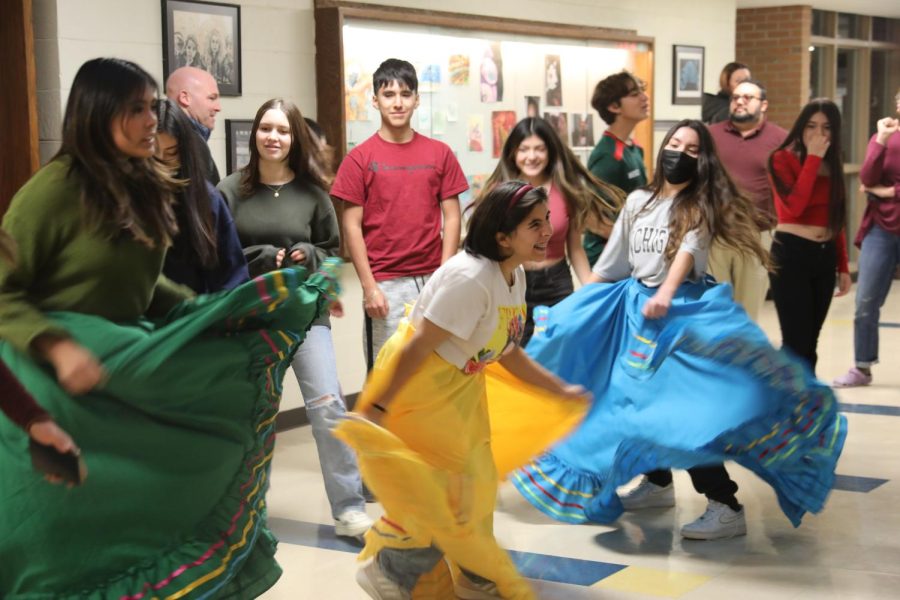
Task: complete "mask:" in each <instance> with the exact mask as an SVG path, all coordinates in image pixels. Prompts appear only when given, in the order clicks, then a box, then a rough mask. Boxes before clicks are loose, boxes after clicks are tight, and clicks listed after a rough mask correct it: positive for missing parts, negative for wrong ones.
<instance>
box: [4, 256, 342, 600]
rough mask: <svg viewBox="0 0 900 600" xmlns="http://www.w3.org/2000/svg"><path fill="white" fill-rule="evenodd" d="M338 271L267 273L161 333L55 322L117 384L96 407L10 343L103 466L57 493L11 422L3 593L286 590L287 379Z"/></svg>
mask: <svg viewBox="0 0 900 600" xmlns="http://www.w3.org/2000/svg"><path fill="white" fill-rule="evenodd" d="M339 267H340V262H339V261H337V260H329V261H326V262H325V263H324V264H323V267H322V269H321V270H320V271H319V272H317V273H316V274H314V275H312V276H310V277H308V278H307V277H306V273H305V271H304V270H302V269H285V270H281V271H275V272H272V273H268V274H266V275H263V276H261V277H258V278H256V279H255V280H253V281H251V282H248V283H247V284H244V285H242V286H240V287H238V288H236V289H235V290H232V291H230V292H223V293H219V294H212V295H209V296H201V297H198V298H196V299H194V300H191V301H186V302H184V303H182V304H180V305H179V306H178V307H176V308H175V309H173V310H172V311H171V312H170V313H169V314H168V315H167V316H166V318H165V319H164V320H163V321H160V322H150V321H140V322H136V323H130V324H117V323H112V322H109V321H106V320H104V319H102V318H98V317H94V316H90V315H84V314H76V313H57V314H53V315H51V317H52V318H53V319H54V321H56V322H57V323H58V324H59V325H61V326H62V327H64V328H65V329H66V330H68V331H69V332H71V334H72V336H73V337H74V338H75V339H76V340H77V341H78V342H79V343H80V344H82V345H83V346H85V347H86V348H88V349H89V350H90V351H91V352H93V353H94V354H95V355H96V356H97V357H98V358H99V359H100V360H101V361H102V363H103V364H104V367H105V369H106V371H107V373H108V375H109V379H108V381H107V382H106V384H105V385H104V386H103V388H102V389H96V390H94V391H92V392H91V393H89V394H87V395H84V396H79V397H71V396H69V395H67V394H66V393H65V392H64V391H63V390H62V389H61V388H60V387H59V386H58V385H57V383H56V380H55V377H54V376H53V373H52V372H51V371H50V370H48V369H47V368H46V367H44V366H43V365H39V364H36V363H35V362H34V361H32V360H31V359H30V358H29V357H27V356H24V355H22V354H20V353H18V352H16V351H15V350H14V349H12V348H11V347H10V346H9V345H8V344H4V343H0V358H2V360H3V361H4V362H5V363H6V364H7V365H8V366H9V367H10V369H11V370H12V371H13V372H14V373H15V374H16V376H17V377H18V378H19V379H20V380H21V381H22V383H23V385H24V386H25V387H26V388H27V389H28V391H29V392H30V393H31V394H32V395H34V396H35V398H37V399H38V400H39V401H40V402H41V404H42V405H44V406H45V407H46V408H47V409H48V411H49V412H50V413H51V414H52V415H53V416H54V418H55V419H56V420H57V422H58V423H59V424H60V426H61V427H63V428H64V429H65V430H67V431H68V432H69V433H70V434H71V435H72V437H73V438H74V439H75V441H76V443H78V444H79V446H80V447H81V450H82V456H83V457H84V460H85V462H86V464H87V467H88V476H87V479H86V481H85V482H84V484H83V485H81V486H79V487H76V488H73V489H66V488H65V487H62V486H54V485H50V484H48V483H46V482H44V481H43V480H42V478H41V476H40V475H39V474H37V473H35V472H34V471H33V470H32V469H31V464H30V460H29V456H28V451H27V448H28V440H27V437H26V436H25V435H24V433H22V432H21V431H20V430H16V429H15V428H14V427H13V426H12V425H11V424H10V423H6V422H4V423H0V481H2V482H3V486H2V490H0V506H2V507H3V510H2V511H0V555H2V556H3V557H4V560H3V561H2V563H0V596H2V597H3V598H5V599H7V600H23V599H29V600H30V599H37V598H41V599H44V598H46V599H49V598H53V599H54V600H59V599H83V600H89V599H109V598H116V599H119V600H149V599H151V598H160V599H162V598H172V599H174V598H192V599H205V598H217V599H220V598H234V599H239V598H240V599H243V598H252V597H256V596H259V595H260V594H262V593H263V592H264V591H265V590H266V589H268V588H269V587H271V586H272V585H273V584H274V583H275V581H276V580H277V579H278V577H279V576H280V574H281V570H280V568H279V567H278V564H277V563H276V562H275V559H274V554H275V544H276V540H275V538H274V536H273V535H272V534H271V532H270V531H269V529H268V527H267V525H266V503H265V494H266V490H267V488H268V484H269V472H270V463H271V459H272V453H273V448H274V441H275V417H276V415H277V413H278V406H279V402H280V398H281V391H282V387H281V386H282V380H283V378H284V373H285V369H286V368H287V367H288V366H289V364H290V358H291V356H292V355H293V353H294V351H295V350H296V348H297V347H298V346H299V344H300V342H301V341H302V339H303V337H304V335H305V332H306V331H307V330H308V328H309V326H310V324H311V323H312V321H313V320H314V319H315V318H316V317H317V316H318V315H319V314H321V312H322V311H324V310H326V304H327V297H328V296H332V297H333V295H334V294H335V293H336V276H337V272H338V269H339Z"/></svg>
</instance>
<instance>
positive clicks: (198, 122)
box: [166, 67, 222, 185]
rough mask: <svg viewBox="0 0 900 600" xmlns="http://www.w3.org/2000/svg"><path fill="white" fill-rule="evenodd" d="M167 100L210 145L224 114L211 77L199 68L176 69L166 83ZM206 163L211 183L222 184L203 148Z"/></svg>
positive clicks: (213, 164)
mask: <svg viewBox="0 0 900 600" xmlns="http://www.w3.org/2000/svg"><path fill="white" fill-rule="evenodd" d="M166 96H167V97H168V98H169V100H171V101H172V102H175V103H176V104H178V106H180V107H181V109H182V110H183V111H184V112H185V113H187V115H188V117H190V119H191V124H192V125H193V126H194V130H195V131H196V132H197V135H199V136H200V137H201V138H202V139H203V141H204V142H208V141H209V136H210V134H211V133H212V130H213V129H215V128H216V115H217V114H218V113H219V111H220V110H222V105H221V104H219V86H218V85H217V84H216V80H215V79H214V78H213V76H212V75H210V74H209V73H207V72H206V71H204V70H203V69H198V68H197V67H181V68H180V69H175V70H174V71H172V74H171V75H169V79H168V80H167V81H166ZM203 148H204V149H205V153H206V156H205V157H204V158H205V161H206V164H207V165H208V166H207V173H208V177H209V180H210V182H212V184H213V185H216V184H218V183H219V179H220V178H219V170H218V169H217V168H216V163H215V161H214V160H213V158H212V153H210V151H209V146H207V145H206V143H204V144H203Z"/></svg>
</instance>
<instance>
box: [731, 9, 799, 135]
mask: <svg viewBox="0 0 900 600" xmlns="http://www.w3.org/2000/svg"><path fill="white" fill-rule="evenodd" d="M811 26H812V7H810V6H775V7H767V8H745V9H740V10H738V11H737V23H736V34H737V35H736V42H735V45H736V48H735V50H736V52H735V56H736V58H737V60H738V61H739V62H742V63H745V64H747V65H749V66H750V72H751V73H752V74H753V78H754V79H759V80H760V81H761V82H762V83H764V84H765V86H766V88H767V90H768V99H769V109H768V115H769V119H770V120H771V121H773V122H775V123H777V124H779V125H781V126H782V127H784V128H785V129H790V127H791V125H792V124H793V123H794V119H796V118H797V114H798V113H799V112H800V109H801V108H802V107H803V105H804V104H806V101H807V100H808V99H809V45H810V35H811V32H810V30H811Z"/></svg>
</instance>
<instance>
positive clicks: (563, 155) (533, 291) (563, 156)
mask: <svg viewBox="0 0 900 600" xmlns="http://www.w3.org/2000/svg"><path fill="white" fill-rule="evenodd" d="M514 179H516V180H521V181H526V182H528V183H530V184H531V185H533V186H536V187H543V188H544V189H545V190H547V195H548V197H549V203H550V223H551V224H552V225H553V234H552V235H551V236H550V241H549V243H548V245H547V252H546V255H545V257H544V259H543V260H541V261H536V262H533V261H527V262H525V264H524V267H525V281H526V286H525V301H526V303H527V305H528V315H527V317H526V319H525V332H524V335H523V336H522V341H521V345H522V346H523V347H524V346H526V345H527V344H528V340H530V339H531V334H532V332H533V331H534V318H533V312H534V307H535V306H538V305H544V306H553V305H554V304H556V303H557V302H559V301H560V300H562V299H563V298H565V297H566V296H568V295H569V294H571V293H572V292H573V291H575V287H574V285H573V284H572V271H574V272H575V276H576V277H577V278H578V281H579V282H581V283H584V282H585V281H586V280H587V278H588V277H590V274H591V268H590V265H588V261H587V257H586V256H585V253H584V247H583V246H582V244H581V234H582V231H583V227H584V223H585V222H587V221H588V220H593V221H594V222H602V221H604V220H605V221H609V222H613V221H615V218H616V216H617V215H618V212H619V208H620V206H621V203H622V199H621V197H620V192H619V190H617V189H615V188H613V187H611V186H608V185H606V184H605V183H603V182H601V181H599V180H598V179H597V178H595V177H594V176H593V175H591V173H590V171H588V170H587V169H585V168H584V166H582V164H581V161H579V160H578V157H577V156H575V155H574V153H573V152H572V151H571V150H570V149H569V148H568V147H566V146H565V145H564V144H563V143H562V140H560V139H559V135H557V133H556V131H555V130H554V128H553V127H552V126H551V125H550V124H549V123H548V122H547V121H545V120H544V119H541V118H527V119H522V120H521V121H519V122H518V123H517V124H516V126H515V127H514V128H513V129H512V131H511V132H510V134H509V137H508V138H506V142H505V143H504V144H503V152H502V154H501V157H500V161H499V162H498V163H497V168H496V169H494V172H493V173H492V174H491V176H490V177H489V178H488V180H487V182H485V185H484V189H485V190H486V191H490V190H492V189H493V188H494V187H495V186H497V185H499V184H500V183H503V182H504V181H511V180H514ZM567 259H568V260H567ZM570 264H571V270H570Z"/></svg>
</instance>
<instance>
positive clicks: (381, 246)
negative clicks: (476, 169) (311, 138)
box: [331, 133, 469, 281]
mask: <svg viewBox="0 0 900 600" xmlns="http://www.w3.org/2000/svg"><path fill="white" fill-rule="evenodd" d="M467 189H469V184H468V183H467V182H466V177H465V175H463V172H462V169H461V168H460V166H459V162H458V161H457V160H456V157H455V156H454V155H453V151H452V150H450V147H449V146H447V144H445V143H443V142H439V141H437V140H433V139H431V138H427V137H425V136H423V135H419V134H418V133H415V134H414V135H413V139H412V140H410V141H409V142H406V143H404V144H392V143H390V142H386V141H385V140H383V139H382V138H381V136H379V135H378V134H377V133H376V134H374V135H373V136H372V137H370V138H369V139H367V140H366V141H365V142H363V143H362V144H360V145H359V146H356V147H355V148H353V149H352V150H350V152H349V153H348V154H347V156H346V157H345V158H344V160H343V162H342V163H341V166H340V168H339V169H338V172H337V176H336V177H335V180H334V184H333V185H332V186H331V195H332V196H334V197H335V198H339V199H341V200H345V201H347V202H350V203H352V204H357V205H359V206H362V207H363V222H362V229H363V239H364V240H365V242H366V252H367V254H368V256H369V265H370V267H371V269H372V275H373V276H374V277H375V280H376V281H384V280H385V279H393V278H394V277H409V276H412V275H427V274H429V273H433V272H434V271H435V270H436V269H437V268H438V267H439V266H441V201H442V200H446V199H447V198H452V197H453V196H456V195H458V194H460V193H462V192H464V191H466V190H467Z"/></svg>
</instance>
